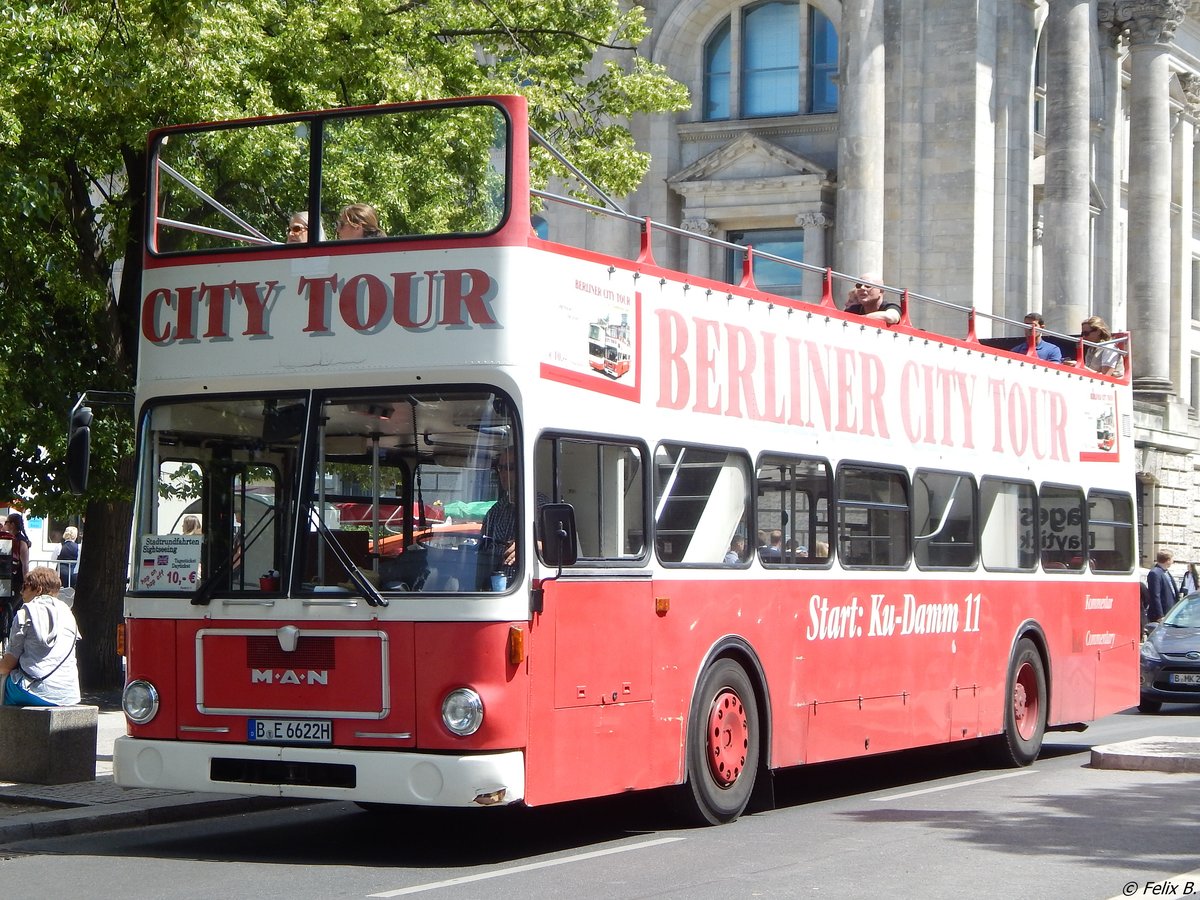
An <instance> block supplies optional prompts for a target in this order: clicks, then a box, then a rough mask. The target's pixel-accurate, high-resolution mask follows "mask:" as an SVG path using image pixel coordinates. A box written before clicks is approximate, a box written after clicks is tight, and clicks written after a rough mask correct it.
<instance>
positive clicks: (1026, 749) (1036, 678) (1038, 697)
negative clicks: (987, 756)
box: [996, 638, 1050, 766]
mask: <svg viewBox="0 0 1200 900" xmlns="http://www.w3.org/2000/svg"><path fill="white" fill-rule="evenodd" d="M1004 696H1005V698H1006V702H1005V706H1004V733H1003V734H1002V735H1000V737H999V739H998V744H997V748H996V749H997V756H998V757H999V761H1000V762H1001V763H1002V764H1003V765H1008V766H1027V765H1029V764H1031V763H1032V762H1033V761H1034V760H1035V759H1037V756H1038V753H1040V752H1041V749H1042V738H1043V737H1045V735H1046V721H1047V716H1048V714H1049V712H1050V710H1049V703H1048V697H1047V694H1046V666H1045V664H1044V663H1043V662H1042V655H1041V654H1040V653H1039V652H1038V649H1037V646H1036V645H1035V644H1034V643H1033V641H1031V640H1029V638H1021V640H1019V641H1017V649H1016V652H1015V653H1014V654H1013V660H1012V665H1011V666H1010V667H1009V670H1008V682H1007V687H1006V691H1005V695H1004Z"/></svg>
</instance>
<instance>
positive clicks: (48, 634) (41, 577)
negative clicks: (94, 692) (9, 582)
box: [0, 566, 79, 706]
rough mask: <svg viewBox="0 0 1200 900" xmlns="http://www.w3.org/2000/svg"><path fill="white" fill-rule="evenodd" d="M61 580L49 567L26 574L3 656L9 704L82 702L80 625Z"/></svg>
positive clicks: (0, 667) (2, 670)
mask: <svg viewBox="0 0 1200 900" xmlns="http://www.w3.org/2000/svg"><path fill="white" fill-rule="evenodd" d="M61 588H62V583H61V582H60V581H59V580H58V573H57V572H56V571H54V570H53V569H51V568H50V567H48V566H37V567H35V568H32V569H30V570H29V571H28V572H27V573H26V574H25V583H24V584H23V585H22V586H21V600H22V601H23V602H22V604H21V607H20V608H19V609H18V610H17V614H16V615H15V616H14V617H13V623H12V631H10V632H9V635H8V643H7V644H5V646H4V655H3V656H0V676H7V677H6V678H5V681H4V704H5V705H6V706H74V705H75V704H76V703H78V702H79V665H78V662H77V661H76V658H75V644H76V642H77V641H78V640H79V626H78V625H77V624H76V623H75V616H74V615H73V614H72V613H71V608H70V607H69V606H67V604H65V603H63V602H62V600H60V599H59V598H58V592H59V590H60V589H61Z"/></svg>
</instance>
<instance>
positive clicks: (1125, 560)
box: [1087, 491, 1134, 572]
mask: <svg viewBox="0 0 1200 900" xmlns="http://www.w3.org/2000/svg"><path fill="white" fill-rule="evenodd" d="M1087 503H1088V547H1089V548H1090V550H1091V557H1092V570H1093V571H1096V572H1129V571H1132V569H1133V563H1134V556H1133V498H1132V497H1130V496H1129V495H1128V494H1118V493H1114V492H1111V491H1088V499H1087Z"/></svg>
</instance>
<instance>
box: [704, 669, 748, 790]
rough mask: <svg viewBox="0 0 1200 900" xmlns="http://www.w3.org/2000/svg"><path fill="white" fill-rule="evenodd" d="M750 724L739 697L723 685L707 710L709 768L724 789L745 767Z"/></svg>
mask: <svg viewBox="0 0 1200 900" xmlns="http://www.w3.org/2000/svg"><path fill="white" fill-rule="evenodd" d="M749 746H750V725H749V723H748V722H747V720H746V710H745V708H744V707H743V706H742V698H741V697H739V696H738V695H737V694H736V693H735V692H734V691H731V690H729V689H728V688H726V689H725V690H723V691H721V693H719V694H718V695H717V699H716V700H714V701H713V705H712V709H711V710H709V713H708V768H709V770H710V771H711V772H712V776H713V778H714V779H715V780H716V782H717V784H719V785H720V786H721V787H723V788H727V787H729V786H730V785H731V784H733V783H734V782H735V781H737V780H738V776H739V775H741V774H742V769H743V768H745V766H746V753H747V751H748V748H749Z"/></svg>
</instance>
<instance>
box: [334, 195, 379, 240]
mask: <svg viewBox="0 0 1200 900" xmlns="http://www.w3.org/2000/svg"><path fill="white" fill-rule="evenodd" d="M337 236H338V240H339V241H353V240H357V239H358V238H376V237H384V236H385V235H384V233H383V231H382V230H381V229H380V227H379V214H378V213H377V212H375V207H373V206H371V205H370V204H368V203H351V204H350V205H349V206H347V207H345V208H344V209H343V210H342V211H341V212H340V213H339V214H338V221H337Z"/></svg>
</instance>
